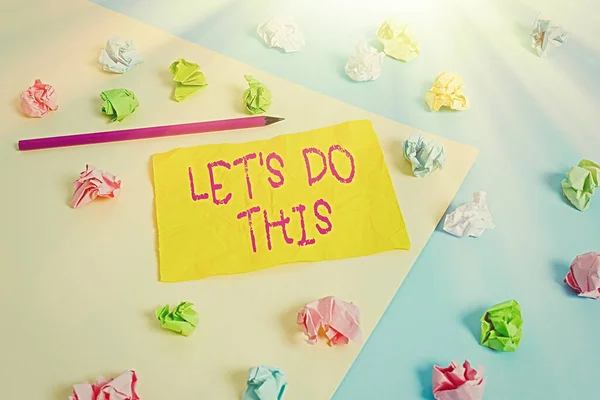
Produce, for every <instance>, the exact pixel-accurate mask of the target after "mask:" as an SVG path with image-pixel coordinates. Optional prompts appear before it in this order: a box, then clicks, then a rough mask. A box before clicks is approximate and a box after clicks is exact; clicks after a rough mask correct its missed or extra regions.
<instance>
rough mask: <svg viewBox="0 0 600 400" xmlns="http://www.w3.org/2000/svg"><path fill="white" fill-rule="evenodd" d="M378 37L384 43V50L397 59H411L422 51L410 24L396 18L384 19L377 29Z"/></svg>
mask: <svg viewBox="0 0 600 400" xmlns="http://www.w3.org/2000/svg"><path fill="white" fill-rule="evenodd" d="M377 38H378V39H379V41H380V42H381V43H382V44H383V52H384V53H385V54H387V55H388V56H390V57H392V58H395V59H397V60H402V61H410V60H412V59H413V58H415V57H416V56H418V55H419V54H420V53H421V51H420V50H419V42H417V40H416V39H415V37H414V36H413V33H412V29H411V27H410V25H408V24H401V23H400V22H398V21H397V20H395V19H394V18H388V19H386V20H385V21H383V23H382V24H381V26H380V27H379V29H378V30H377Z"/></svg>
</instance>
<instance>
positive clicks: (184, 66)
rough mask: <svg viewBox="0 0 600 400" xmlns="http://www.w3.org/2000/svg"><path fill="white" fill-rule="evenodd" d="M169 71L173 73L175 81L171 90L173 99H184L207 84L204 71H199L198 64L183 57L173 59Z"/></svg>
mask: <svg viewBox="0 0 600 400" xmlns="http://www.w3.org/2000/svg"><path fill="white" fill-rule="evenodd" d="M169 72H170V73H171V74H173V80H174V81H175V90H174V91H173V100H175V101H182V100H185V99H187V98H188V97H189V96H191V95H192V94H194V93H196V92H197V91H198V90H200V89H202V88H203V87H205V86H206V85H208V83H207V82H206V77H205V76H204V73H202V72H201V71H200V66H199V65H198V64H196V63H193V62H189V61H186V60H184V59H183V58H180V59H178V60H176V61H173V62H172V63H171V65H170V66H169Z"/></svg>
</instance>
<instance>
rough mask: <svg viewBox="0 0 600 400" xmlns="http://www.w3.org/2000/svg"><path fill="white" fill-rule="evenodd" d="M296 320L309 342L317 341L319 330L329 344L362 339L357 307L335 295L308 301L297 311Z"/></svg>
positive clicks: (346, 342) (358, 341) (356, 341)
mask: <svg viewBox="0 0 600 400" xmlns="http://www.w3.org/2000/svg"><path fill="white" fill-rule="evenodd" d="M296 322H298V324H300V325H302V326H303V328H304V332H305V333H306V337H307V342H308V343H309V344H315V343H317V338H318V336H319V331H321V332H323V333H324V334H325V336H327V339H329V345H330V346H332V345H337V344H348V342H349V340H352V341H353V342H355V343H360V342H361V340H362V334H361V330H360V312H359V310H358V307H357V306H356V305H354V304H352V303H347V302H345V301H343V300H340V299H338V298H337V297H333V296H328V297H323V298H322V299H319V300H316V301H313V302H311V303H308V304H307V305H306V306H304V308H303V309H302V310H300V312H299V313H298V317H297V321H296Z"/></svg>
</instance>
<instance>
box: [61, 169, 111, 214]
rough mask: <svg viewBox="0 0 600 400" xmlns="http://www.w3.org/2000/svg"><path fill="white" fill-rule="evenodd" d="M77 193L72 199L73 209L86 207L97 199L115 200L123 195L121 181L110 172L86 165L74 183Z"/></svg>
mask: <svg viewBox="0 0 600 400" xmlns="http://www.w3.org/2000/svg"><path fill="white" fill-rule="evenodd" d="M73 185H74V186H75V193H73V198H72V199H71V207H73V208H77V207H81V206H83V205H86V204H87V203H89V202H90V201H93V200H94V199H96V197H98V196H99V197H107V198H113V197H116V196H118V195H119V193H121V181H120V180H117V177H116V176H114V175H113V174H111V173H110V172H104V171H100V170H99V169H96V167H94V166H93V165H86V166H85V171H83V172H81V173H80V174H79V179H77V180H75V182H73Z"/></svg>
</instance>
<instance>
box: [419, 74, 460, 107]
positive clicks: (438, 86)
mask: <svg viewBox="0 0 600 400" xmlns="http://www.w3.org/2000/svg"><path fill="white" fill-rule="evenodd" d="M464 85H465V84H464V82H463V80H462V77H461V76H460V75H456V74H451V73H449V72H442V73H441V74H439V75H438V76H437V77H436V78H435V80H434V81H433V86H432V87H431V89H429V91H428V92H427V94H426V95H425V103H427V105H428V106H429V108H430V109H431V111H439V110H440V108H442V107H449V108H451V109H452V110H456V111H461V110H466V109H467V108H469V98H468V97H467V96H465V94H463V92H462V89H463V87H464Z"/></svg>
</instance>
